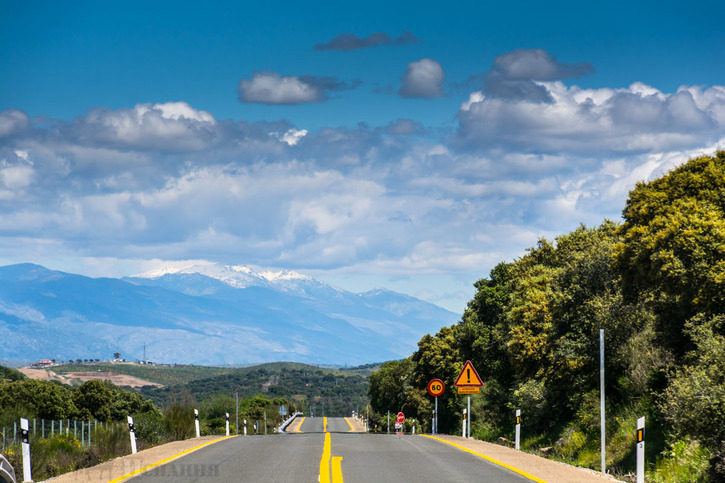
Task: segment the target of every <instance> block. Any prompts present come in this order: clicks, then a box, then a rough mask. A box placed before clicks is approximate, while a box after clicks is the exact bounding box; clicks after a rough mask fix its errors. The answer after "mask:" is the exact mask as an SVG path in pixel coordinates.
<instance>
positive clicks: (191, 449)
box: [108, 436, 236, 483]
mask: <svg viewBox="0 0 725 483" xmlns="http://www.w3.org/2000/svg"><path fill="white" fill-rule="evenodd" d="M235 437H236V436H225V437H223V438H219V439H214V440H212V441H207V442H206V443H202V444H200V445H199V446H194V447H193V448H189V449H187V450H186V451H182V452H181V453H179V454H175V455H174V456H170V457H168V458H166V459H163V460H161V461H158V462H156V463H154V464H152V465H148V466H144V467H143V468H139V469H137V470H136V471H132V472H131V473H127V474H125V475H123V476H120V477H118V478H116V479H114V480H111V481H109V482H108V483H119V482H120V481H123V480H125V479H126V478H130V477H132V476H136V475H138V474H141V473H143V472H144V471H147V470H150V469H151V468H155V467H157V466H160V465H163V464H164V463H168V462H169V461H171V460H174V459H176V458H178V457H180V456H183V455H185V454H187V453H191V452H192V451H196V450H197V449H199V448H203V447H204V446H207V445H209V444H212V443H216V442H217V441H222V440H224V439H228V438H235Z"/></svg>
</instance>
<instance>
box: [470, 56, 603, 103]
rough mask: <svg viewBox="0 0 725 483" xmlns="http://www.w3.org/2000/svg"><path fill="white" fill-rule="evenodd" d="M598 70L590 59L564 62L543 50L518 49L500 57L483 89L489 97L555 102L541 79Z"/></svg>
mask: <svg viewBox="0 0 725 483" xmlns="http://www.w3.org/2000/svg"><path fill="white" fill-rule="evenodd" d="M592 72H594V67H593V66H592V65H591V64H589V63H587V62H580V63H577V64H563V63H560V62H558V61H557V60H556V59H555V58H554V57H553V56H551V55H550V54H549V53H548V52H546V51H545V50H542V49H518V50H514V51H513V52H508V53H506V54H503V55H500V56H498V57H496V59H495V60H494V61H493V65H492V66H491V70H490V72H489V73H488V74H487V75H486V76H485V83H484V87H483V92H484V93H485V94H486V95H487V96H489V97H498V98H501V99H511V100H523V101H530V102H551V101H552V98H551V96H550V95H549V93H548V92H547V90H546V89H545V88H544V87H543V86H542V85H541V84H540V83H539V82H537V81H555V80H562V79H569V78H575V77H581V76H583V75H586V74H589V73H592Z"/></svg>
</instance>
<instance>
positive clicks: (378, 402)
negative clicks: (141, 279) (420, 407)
mask: <svg viewBox="0 0 725 483" xmlns="http://www.w3.org/2000/svg"><path fill="white" fill-rule="evenodd" d="M413 365H414V364H413V361H412V359H411V358H410V357H408V358H406V359H403V360H402V361H389V362H386V363H384V364H383V365H382V366H380V370H379V371H377V372H374V373H372V374H370V387H369V389H368V395H369V396H370V406H371V407H372V409H373V411H376V412H378V413H380V414H387V411H394V412H395V413H396V414H397V412H398V411H403V410H404V409H406V408H405V402H406V400H407V398H408V393H409V392H410V390H411V377H412V375H413ZM411 409H412V408H411ZM416 413H417V411H416Z"/></svg>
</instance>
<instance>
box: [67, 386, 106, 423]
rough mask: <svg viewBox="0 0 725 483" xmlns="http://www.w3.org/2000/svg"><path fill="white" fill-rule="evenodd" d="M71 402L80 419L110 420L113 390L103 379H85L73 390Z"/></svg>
mask: <svg viewBox="0 0 725 483" xmlns="http://www.w3.org/2000/svg"><path fill="white" fill-rule="evenodd" d="M73 402H74V403H75V405H76V407H77V408H78V417H79V418H81V419H96V420H98V421H104V422H105V421H110V419H111V405H112V404H113V392H112V391H111V390H110V389H109V388H108V386H107V385H106V384H104V383H103V381H98V380H92V381H86V382H84V383H83V384H81V385H80V386H79V387H77V388H76V389H75V390H74V391H73Z"/></svg>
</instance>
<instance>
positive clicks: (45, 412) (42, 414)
mask: <svg viewBox="0 0 725 483" xmlns="http://www.w3.org/2000/svg"><path fill="white" fill-rule="evenodd" d="M13 408H14V409H17V410H19V411H20V412H21V413H22V415H23V416H24V417H33V416H34V417H38V418H44V419H66V418H70V417H72V416H73V415H74V414H75V412H76V406H75V404H74V403H73V398H72V393H71V391H70V390H69V389H68V388H66V387H63V386H60V385H58V384H54V383H52V382H46V381H36V380H32V379H23V380H20V381H16V382H10V383H2V384H0V409H1V410H2V411H1V412H2V413H6V412H7V411H9V410H10V409H13Z"/></svg>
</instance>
